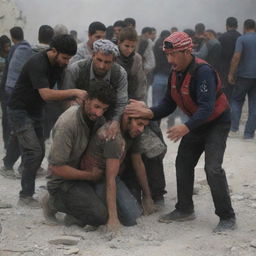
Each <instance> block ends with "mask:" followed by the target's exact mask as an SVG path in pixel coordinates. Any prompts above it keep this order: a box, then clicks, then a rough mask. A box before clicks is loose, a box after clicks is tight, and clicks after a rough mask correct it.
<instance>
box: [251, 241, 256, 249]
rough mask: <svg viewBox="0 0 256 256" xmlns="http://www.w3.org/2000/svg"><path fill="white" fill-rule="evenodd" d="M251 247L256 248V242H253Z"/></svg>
mask: <svg viewBox="0 0 256 256" xmlns="http://www.w3.org/2000/svg"><path fill="white" fill-rule="evenodd" d="M250 246H251V247H253V248H256V240H253V241H251V243H250Z"/></svg>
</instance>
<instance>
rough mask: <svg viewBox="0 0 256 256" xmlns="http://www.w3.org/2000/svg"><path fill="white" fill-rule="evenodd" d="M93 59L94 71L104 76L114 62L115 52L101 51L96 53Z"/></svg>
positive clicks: (98, 75) (99, 75) (97, 74)
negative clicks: (105, 52) (106, 52)
mask: <svg viewBox="0 0 256 256" xmlns="http://www.w3.org/2000/svg"><path fill="white" fill-rule="evenodd" d="M92 59H93V62H92V64H93V71H94V74H95V75H96V76H97V77H104V76H105V75H106V74H107V72H108V71H109V70H110V69H111V66H112V64H113V62H114V56H113V54H108V55H106V54H104V53H103V52H101V51H98V52H96V53H94V54H93V57H92Z"/></svg>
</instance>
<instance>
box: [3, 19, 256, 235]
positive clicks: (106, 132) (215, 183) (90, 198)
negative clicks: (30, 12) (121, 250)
mask: <svg viewBox="0 0 256 256" xmlns="http://www.w3.org/2000/svg"><path fill="white" fill-rule="evenodd" d="M237 29H238V21H237V19H236V18H235V17H229V18H227V20H226V32H224V33H218V32H216V31H214V30H213V29H212V28H206V27H205V25H204V24H203V23H198V24H196V25H195V28H194V29H190V28H188V29H185V30H184V31H182V32H180V31H179V29H178V28H177V27H171V28H170V29H165V30H162V31H156V29H155V28H154V27H144V28H143V29H142V30H141V33H140V35H139V34H138V33H137V31H136V21H135V19H133V18H126V19H124V20H117V21H116V22H114V24H113V25H111V26H106V25H105V24H103V23H102V22H99V21H94V22H92V23H91V24H89V26H88V39H87V41H84V42H82V41H80V40H79V38H78V34H77V32H76V31H75V30H71V31H70V32H69V31H68V29H67V28H66V26H65V25H62V24H59V25H56V26H55V27H54V28H53V27H51V26H49V25H42V26H41V27H40V28H39V31H38V43H37V44H35V45H31V44H30V43H29V42H28V41H27V40H25V38H24V33H23V30H22V28H21V27H13V28H11V29H10V38H9V35H2V36H1V37H0V76H1V77H0V78H1V87H0V100H1V108H2V132H3V134H2V136H3V142H4V143H3V146H4V148H5V156H4V159H3V167H2V168H1V169H0V173H1V175H3V176H4V177H5V178H14V179H17V178H20V179H21V191H20V193H19V204H20V205H21V206H27V207H31V208H38V207H42V208H43V211H44V215H45V217H46V218H47V219H48V220H51V221H55V218H56V213H57V212H64V213H65V214H66V217H65V224H66V225H73V224H76V225H79V226H82V227H83V226H85V225H92V226H99V225H104V224H106V225H107V227H108V228H109V230H112V231H113V230H116V229H118V228H119V227H120V225H121V224H122V225H125V226H132V225H135V224H136V219H137V218H138V217H139V216H141V214H143V213H144V214H146V215H147V214H151V213H153V212H155V211H156V210H157V209H158V208H161V207H164V194H165V193H166V191H165V176H164V166H163V158H164V156H165V153H166V144H165V142H164V140H163V135H162V131H161V126H160V121H161V118H162V117H166V116H168V121H167V127H168V128H169V130H168V137H169V138H170V139H171V140H173V141H177V140H178V139H181V138H182V140H181V144H180V148H179V151H178V156H177V160H176V171H177V186H178V203H177V205H176V210H174V211H173V212H171V213H169V214H167V215H165V216H162V217H161V218H160V219H159V221H161V222H165V223H169V222H171V221H184V220H190V219H193V218H194V217H195V215H194V207H193V202H192V191H193V175H194V174H193V169H194V167H195V165H196V163H197V161H198V159H199V157H200V155H201V154H202V152H203V151H205V154H206V155H207V154H209V159H207V157H206V166H205V171H206V175H207V179H208V183H209V186H210V188H211V193H212V197H213V201H214V204H215V207H216V214H217V215H218V216H219V217H220V223H219V224H218V226H217V231H222V230H225V229H234V228H235V224H236V223H235V213H234V210H233V208H232V206H231V201H230V197H229V193H228V187H227V181H226V176H225V172H224V170H223V169H222V167H221V164H222V160H223V155H224V151H225V145H226V144H225V142H226V138H227V136H230V137H239V136H240V132H239V123H240V118H241V113H242V107H243V105H244V102H245V100H246V97H247V98H248V119H247V122H246V125H245V128H244V131H243V139H245V140H252V139H254V136H255V130H256V65H255V60H256V25H255V21H254V20H252V19H247V20H245V21H244V24H243V32H244V33H243V35H241V34H240V33H239V32H238V31H237ZM223 30H224V29H223ZM157 34H159V36H158V37H157ZM178 54H182V56H179V55H178ZM191 63H192V64H191ZM206 66H207V68H206ZM175 76H176V77H175ZM199 81H200V82H199ZM186 82H187V83H188V84H191V86H190V87H189V86H188V85H186V84H185V83H186ZM197 84H199V85H198V87H197ZM186 86H187V89H186ZM150 87H151V90H149V89H150ZM183 87H184V88H183ZM186 90H187V91H186ZM150 91H151V93H152V94H151V95H149V92H150ZM188 94H189V95H191V97H190V98H186V97H187V96H186V95H188ZM205 94H207V95H208V96H207V97H205ZM179 95H182V97H183V98H182V97H181V98H179ZM184 95H185V96H184ZM170 97H171V98H172V100H170ZM151 98H152V107H151V108H150V109H149V108H148V107H147V103H148V102H151V100H150V99H151ZM184 98H186V101H187V102H185V103H184V102H183V103H182V101H184ZM173 99H175V100H174V101H175V102H174V101H173ZM191 102H195V104H194V103H191ZM129 103H130V104H129ZM127 104H128V105H127ZM186 104H187V106H186ZM127 106H128V107H127ZM134 106H135V107H134ZM177 106H178V107H177ZM216 106H217V107H216ZM228 106H230V110H231V128H230V131H229V126H228V125H227V123H228V122H229V117H228V116H229V114H228V111H229V107H228ZM190 107H191V109H190V110H191V111H190V110H188V108H190ZM198 108H199V109H200V108H202V109H204V111H205V112H204V113H203V111H201V112H202V113H200V114H198V113H197V109H198ZM177 117H178V118H180V121H181V122H182V123H184V124H185V125H184V126H185V127H184V126H183V127H179V128H176V127H178V126H177V120H176V118H177ZM156 119H158V121H154V120H156ZM198 120H199V121H198ZM202 120H203V121H202ZM205 123H206V124H205ZM198 133H201V135H200V136H204V139H203V142H202V138H201V137H200V138H199V137H198ZM51 135H52V141H51V149H50V152H49V157H48V163H49V167H48V170H47V179H48V182H47V188H48V191H47V193H46V194H45V196H44V197H43V199H42V202H41V205H40V204H39V202H38V201H37V200H36V199H35V198H34V197H33V195H34V193H35V180H36V176H37V175H38V174H44V175H46V171H45V170H44V169H43V168H42V167H41V163H42V160H43V159H44V156H45V146H44V144H45V141H46V140H47V139H49V137H50V136H51ZM192 138H193V139H194V140H197V144H196V145H197V146H196V145H195V144H193V143H192V142H191V141H192ZM220 139H221V140H222V143H221V142H220V144H218V148H217V145H216V144H214V143H216V141H218V140H220ZM209 145H213V146H214V147H216V148H215V149H214V150H215V151H218V153H219V155H218V154H215V153H213V151H212V148H210V146H209ZM207 146H209V149H207ZM194 147H195V148H194ZM188 149H189V150H190V151H193V155H192V154H191V155H190V153H191V152H190V153H189V152H188ZM184 155H186V156H187V159H186V158H185V159H184V158H183V157H184ZM19 158H21V161H20V165H19V168H18V169H17V170H14V165H15V163H16V162H17V160H18V159H19ZM184 160H185V161H184ZM218 170H219V171H218ZM216 187H219V189H218V191H216ZM220 198H222V199H221V200H220ZM0 203H1V204H2V206H3V207H4V205H6V206H8V204H6V203H4V202H0Z"/></svg>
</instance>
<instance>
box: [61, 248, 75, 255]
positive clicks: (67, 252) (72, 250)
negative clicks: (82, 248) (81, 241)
mask: <svg viewBox="0 0 256 256" xmlns="http://www.w3.org/2000/svg"><path fill="white" fill-rule="evenodd" d="M78 252H79V248H71V249H69V250H68V251H66V252H64V255H72V254H77V253H78Z"/></svg>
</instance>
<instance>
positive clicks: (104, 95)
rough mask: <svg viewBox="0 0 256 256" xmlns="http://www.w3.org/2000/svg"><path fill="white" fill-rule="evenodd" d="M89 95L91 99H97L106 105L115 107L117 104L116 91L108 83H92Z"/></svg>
mask: <svg viewBox="0 0 256 256" xmlns="http://www.w3.org/2000/svg"><path fill="white" fill-rule="evenodd" d="M87 93H88V97H89V99H97V100H99V101H100V102H102V103H104V104H106V105H109V106H113V105H115V103H116V91H115V89H114V88H113V86H112V85H111V84H109V83H108V82H106V81H91V82H90V87H89V90H88V91H87Z"/></svg>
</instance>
